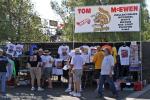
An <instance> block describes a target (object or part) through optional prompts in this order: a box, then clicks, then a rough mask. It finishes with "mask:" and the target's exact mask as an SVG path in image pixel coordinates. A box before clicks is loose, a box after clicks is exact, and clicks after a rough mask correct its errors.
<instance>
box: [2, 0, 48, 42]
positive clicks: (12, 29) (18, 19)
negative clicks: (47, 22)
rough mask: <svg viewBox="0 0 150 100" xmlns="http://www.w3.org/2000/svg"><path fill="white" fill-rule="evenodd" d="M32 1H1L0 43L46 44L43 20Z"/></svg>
mask: <svg viewBox="0 0 150 100" xmlns="http://www.w3.org/2000/svg"><path fill="white" fill-rule="evenodd" d="M32 7H33V5H32V4H31V2H30V0H1V1H0V12H1V13H0V42H1V41H11V42H45V41H47V39H46V38H47V36H45V35H43V33H42V30H41V27H42V24H41V19H40V18H39V17H38V15H37V14H36V13H35V12H33V9H32Z"/></svg>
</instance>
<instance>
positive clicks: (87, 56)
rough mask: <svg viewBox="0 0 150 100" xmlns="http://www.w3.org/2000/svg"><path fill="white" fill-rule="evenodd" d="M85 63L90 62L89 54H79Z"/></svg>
mask: <svg viewBox="0 0 150 100" xmlns="http://www.w3.org/2000/svg"><path fill="white" fill-rule="evenodd" d="M81 56H82V57H83V59H84V62H85V63H90V55H89V54H81Z"/></svg>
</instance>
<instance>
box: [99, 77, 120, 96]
mask: <svg viewBox="0 0 150 100" xmlns="http://www.w3.org/2000/svg"><path fill="white" fill-rule="evenodd" d="M105 81H107V82H108V83H109V86H110V89H111V91H112V93H113V95H118V93H117V90H116V87H115V84H114V82H113V78H111V77H110V76H109V75H101V76H100V82H99V89H98V93H99V94H100V95H101V96H102V95H103V85H104V83H105Z"/></svg>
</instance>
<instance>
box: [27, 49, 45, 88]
mask: <svg viewBox="0 0 150 100" xmlns="http://www.w3.org/2000/svg"><path fill="white" fill-rule="evenodd" d="M41 62H42V60H41V57H40V56H39V54H38V50H35V51H34V53H33V55H30V57H29V59H28V63H27V66H28V67H29V68H30V76H31V85H32V88H31V90H32V91H34V90H35V87H34V81H35V78H36V79H37V85H38V91H43V90H44V89H43V88H41V67H40V66H41Z"/></svg>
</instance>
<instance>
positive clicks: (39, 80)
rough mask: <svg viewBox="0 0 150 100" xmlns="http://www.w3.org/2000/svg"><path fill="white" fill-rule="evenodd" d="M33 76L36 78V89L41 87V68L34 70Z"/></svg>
mask: <svg viewBox="0 0 150 100" xmlns="http://www.w3.org/2000/svg"><path fill="white" fill-rule="evenodd" d="M35 76H36V79H37V85H38V87H41V68H40V67H38V68H36V69H35Z"/></svg>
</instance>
